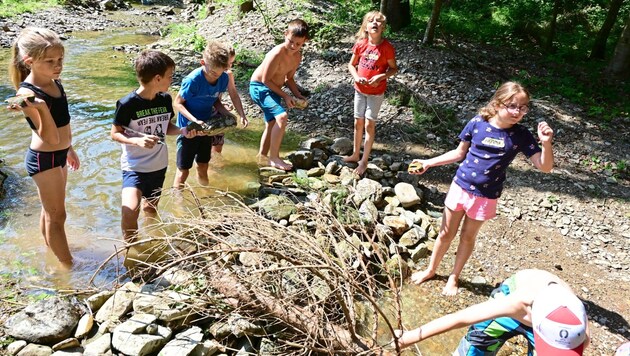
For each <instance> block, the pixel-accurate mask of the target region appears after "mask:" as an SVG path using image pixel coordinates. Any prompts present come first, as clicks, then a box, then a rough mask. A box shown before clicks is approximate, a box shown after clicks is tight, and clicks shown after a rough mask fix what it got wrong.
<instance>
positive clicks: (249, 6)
mask: <svg viewBox="0 0 630 356" xmlns="http://www.w3.org/2000/svg"><path fill="white" fill-rule="evenodd" d="M238 10H239V12H240V13H241V14H244V13H246V12H250V11H253V10H254V1H253V0H252V1H243V2H242V3H241V5H239V8H238Z"/></svg>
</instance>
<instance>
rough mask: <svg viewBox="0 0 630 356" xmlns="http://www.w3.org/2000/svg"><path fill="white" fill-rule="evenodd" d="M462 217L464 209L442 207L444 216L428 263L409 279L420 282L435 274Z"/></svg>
mask: <svg viewBox="0 0 630 356" xmlns="http://www.w3.org/2000/svg"><path fill="white" fill-rule="evenodd" d="M463 217H464V211H463V210H460V211H453V210H451V209H449V208H446V207H445V208H444V216H443V217H442V226H441V227H440V233H439V234H438V237H437V239H436V240H435V246H434V247H433V253H431V258H430V259H429V265H428V266H427V268H426V269H425V270H424V271H420V272H416V273H414V274H413V275H411V281H412V282H414V283H416V284H420V283H422V282H424V281H426V280H428V279H430V278H433V276H435V272H436V271H437V268H438V267H439V266H440V263H441V262H442V259H443V258H444V255H445V254H446V251H448V248H449V247H450V246H451V242H453V239H454V238H455V235H456V234H457V229H459V224H460V223H461V221H462V218H463Z"/></svg>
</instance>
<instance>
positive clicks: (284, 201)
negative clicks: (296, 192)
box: [251, 195, 296, 221]
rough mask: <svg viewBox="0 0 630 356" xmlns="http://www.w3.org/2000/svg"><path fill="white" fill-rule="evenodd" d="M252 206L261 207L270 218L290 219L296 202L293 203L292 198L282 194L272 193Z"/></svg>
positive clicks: (277, 219)
mask: <svg viewBox="0 0 630 356" xmlns="http://www.w3.org/2000/svg"><path fill="white" fill-rule="evenodd" d="M251 207H252V208H254V209H260V210H261V211H263V212H264V213H265V215H267V216H268V217H269V218H270V219H273V220H276V221H279V220H281V219H288V218H289V216H290V215H291V214H293V213H294V212H295V210H296V208H295V203H293V202H292V201H291V199H289V198H287V197H285V196H280V195H270V196H268V197H266V198H264V199H263V200H259V201H258V202H256V203H254V204H252V205H251Z"/></svg>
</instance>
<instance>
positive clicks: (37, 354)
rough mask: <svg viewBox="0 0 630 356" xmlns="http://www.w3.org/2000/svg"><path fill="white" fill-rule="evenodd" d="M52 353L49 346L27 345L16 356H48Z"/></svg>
mask: <svg viewBox="0 0 630 356" xmlns="http://www.w3.org/2000/svg"><path fill="white" fill-rule="evenodd" d="M52 353H53V350H52V348H50V347H49V346H44V345H37V344H28V345H26V346H25V347H24V348H23V349H22V350H20V352H18V354H17V356H50V355H52Z"/></svg>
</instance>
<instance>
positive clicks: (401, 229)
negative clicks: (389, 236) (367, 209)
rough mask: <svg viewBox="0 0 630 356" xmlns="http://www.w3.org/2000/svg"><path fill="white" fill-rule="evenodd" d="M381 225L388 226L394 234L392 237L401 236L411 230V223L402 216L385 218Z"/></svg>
mask: <svg viewBox="0 0 630 356" xmlns="http://www.w3.org/2000/svg"><path fill="white" fill-rule="evenodd" d="M383 224H384V225H387V226H389V227H390V228H391V229H392V231H393V232H394V236H401V235H402V234H404V233H405V232H406V231H407V230H409V228H411V225H412V224H411V222H410V221H409V220H408V219H406V218H404V217H402V216H386V217H384V218H383Z"/></svg>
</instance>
